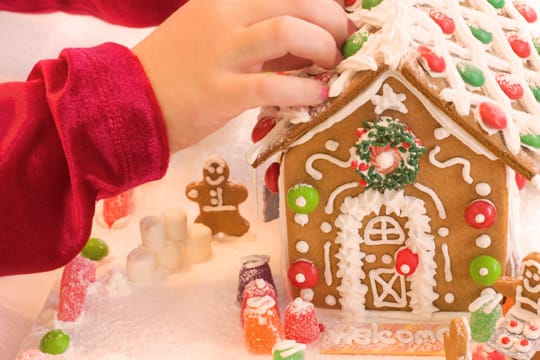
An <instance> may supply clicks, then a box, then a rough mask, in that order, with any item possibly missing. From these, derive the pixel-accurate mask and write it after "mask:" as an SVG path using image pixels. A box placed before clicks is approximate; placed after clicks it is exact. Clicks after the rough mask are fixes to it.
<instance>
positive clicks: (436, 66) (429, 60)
mask: <svg viewBox="0 0 540 360" xmlns="http://www.w3.org/2000/svg"><path fill="white" fill-rule="evenodd" d="M417 51H418V54H419V55H420V59H421V60H423V61H425V62H426V64H427V66H428V67H429V69H430V70H431V71H433V72H436V73H441V72H443V71H444V70H445V69H446V62H445V61H444V59H443V57H442V56H438V55H437V54H435V53H434V52H433V50H431V49H430V48H429V47H427V46H424V45H420V46H419V47H418V49H417Z"/></svg>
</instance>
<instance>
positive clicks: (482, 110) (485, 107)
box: [478, 102, 507, 130]
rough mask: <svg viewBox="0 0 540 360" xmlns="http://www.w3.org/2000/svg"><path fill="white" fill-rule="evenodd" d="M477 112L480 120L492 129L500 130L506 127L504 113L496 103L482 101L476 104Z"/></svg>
mask: <svg viewBox="0 0 540 360" xmlns="http://www.w3.org/2000/svg"><path fill="white" fill-rule="evenodd" d="M478 113H479V114H480V118H481V119H482V122H483V123H484V124H486V125H487V126H489V127H490V128H492V129H496V130H502V129H504V128H506V125H507V120H506V115H505V114H504V112H503V111H502V110H501V108H500V107H499V106H497V104H495V103H492V102H483V103H481V104H480V105H479V106H478Z"/></svg>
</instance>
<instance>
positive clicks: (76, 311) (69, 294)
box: [58, 256, 96, 321]
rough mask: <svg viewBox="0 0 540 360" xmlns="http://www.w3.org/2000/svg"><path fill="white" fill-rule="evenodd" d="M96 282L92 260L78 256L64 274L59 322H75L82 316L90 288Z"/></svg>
mask: <svg viewBox="0 0 540 360" xmlns="http://www.w3.org/2000/svg"><path fill="white" fill-rule="evenodd" d="M94 281H96V266H95V265H94V262H92V261H91V260H89V259H87V258H84V257H82V256H77V257H75V258H74V259H73V260H71V261H70V262H69V263H68V264H67V265H66V266H65V267H64V271H63V272H62V280H61V282H60V301H59V304H58V320H60V321H75V320H77V318H78V317H79V315H80V314H81V312H82V310H83V306H84V299H85V298H86V290H87V288H88V286H89V285H90V284H91V283H93V282H94Z"/></svg>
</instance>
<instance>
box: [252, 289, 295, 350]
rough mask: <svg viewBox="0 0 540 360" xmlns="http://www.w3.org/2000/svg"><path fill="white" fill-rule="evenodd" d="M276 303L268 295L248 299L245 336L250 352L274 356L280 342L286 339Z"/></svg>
mask: <svg viewBox="0 0 540 360" xmlns="http://www.w3.org/2000/svg"><path fill="white" fill-rule="evenodd" d="M275 305H276V302H275V301H274V299H273V298H272V297H270V296H268V295H265V296H257V297H252V298H250V299H248V301H247V307H246V309H245V310H244V335H245V339H246V344H247V347H248V349H249V351H250V352H252V353H254V354H272V348H273V346H274V344H275V343H276V342H278V341H281V340H283V339H285V336H284V331H283V325H282V324H281V322H280V321H279V315H278V313H277V311H276V307H275Z"/></svg>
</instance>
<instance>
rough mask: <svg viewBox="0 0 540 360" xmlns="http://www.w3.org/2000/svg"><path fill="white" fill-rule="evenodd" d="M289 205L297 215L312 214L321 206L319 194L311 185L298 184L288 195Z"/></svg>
mask: <svg viewBox="0 0 540 360" xmlns="http://www.w3.org/2000/svg"><path fill="white" fill-rule="evenodd" d="M287 205H289V208H290V209H291V210H292V211H294V212H295V213H299V214H309V213H312V212H313V211H314V210H315V209H316V208H317V205H319V192H318V191H317V190H316V189H315V188H314V187H313V186H311V185H308V184H297V185H295V186H293V187H292V188H290V189H289V191H288V193H287Z"/></svg>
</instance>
